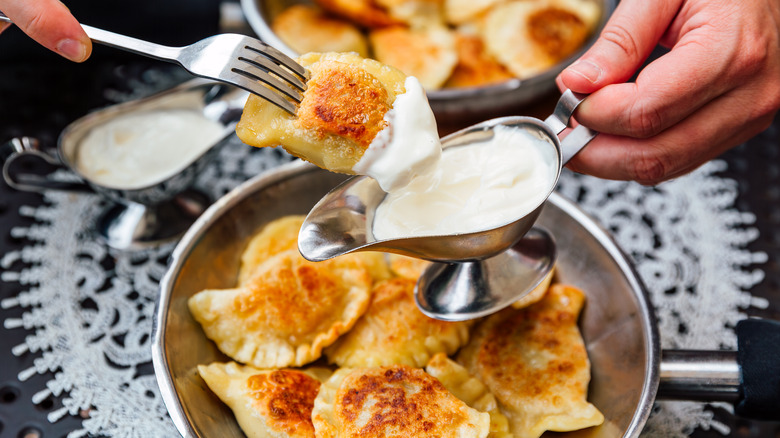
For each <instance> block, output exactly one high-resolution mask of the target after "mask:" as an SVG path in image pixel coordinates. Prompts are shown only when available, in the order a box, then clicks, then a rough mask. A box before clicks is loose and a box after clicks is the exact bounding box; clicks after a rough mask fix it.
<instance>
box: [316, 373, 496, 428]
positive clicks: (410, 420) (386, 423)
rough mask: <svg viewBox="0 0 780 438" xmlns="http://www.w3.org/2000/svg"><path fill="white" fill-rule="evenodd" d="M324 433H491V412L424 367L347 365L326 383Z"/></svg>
mask: <svg viewBox="0 0 780 438" xmlns="http://www.w3.org/2000/svg"><path fill="white" fill-rule="evenodd" d="M312 422H313V423H314V430H315V432H316V435H317V436H318V437H322V438H331V437H339V438H351V437H356V438H357V437H360V438H369V437H399V438H400V437H404V438H406V437H439V438H449V437H452V438H455V437H458V438H465V437H485V436H487V434H488V432H489V430H490V415H489V414H487V413H484V412H479V411H477V410H476V409H473V408H470V407H469V406H468V405H466V403H464V402H463V401H461V400H459V399H458V398H457V397H455V396H454V395H453V394H452V393H451V392H449V391H447V389H446V388H445V387H444V385H442V384H441V382H439V380H437V379H436V378H434V377H432V376H430V375H429V374H428V373H426V372H425V371H423V370H421V369H419V368H413V367H409V366H405V365H393V366H388V367H377V368H356V369H348V368H341V369H339V370H337V371H336V372H335V373H334V374H333V375H332V376H331V377H330V379H328V380H327V381H326V382H325V383H323V384H322V386H321V388H320V392H319V394H318V395H317V398H316V399H315V400H314V409H313V411H312Z"/></svg>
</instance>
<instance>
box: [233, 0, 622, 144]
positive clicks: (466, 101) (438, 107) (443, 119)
mask: <svg viewBox="0 0 780 438" xmlns="http://www.w3.org/2000/svg"><path fill="white" fill-rule="evenodd" d="M592 1H595V2H596V3H598V4H599V5H600V6H601V10H602V11H603V12H602V15H601V19H600V21H599V24H598V26H597V29H596V30H595V31H594V32H593V36H592V37H591V39H590V40H589V41H588V42H587V43H586V44H585V46H584V47H583V48H582V49H581V50H579V51H578V52H577V53H575V54H573V55H572V56H571V57H569V58H567V59H565V60H563V61H561V62H560V63H558V64H557V65H555V66H553V67H551V68H550V69H549V70H547V71H545V72H543V73H540V74H538V75H536V76H532V77H529V78H526V79H522V80H520V79H513V80H509V81H506V82H503V83H500V84H496V85H490V86H484V87H470V88H449V89H441V90H433V91H429V92H428V93H427V95H428V100H429V101H430V104H431V108H432V109H433V112H434V113H435V114H436V118H437V120H438V121H439V123H440V124H441V125H446V127H448V129H446V131H447V132H449V131H450V130H454V129H457V128H460V127H464V126H467V125H470V124H473V123H476V122H479V121H482V120H486V119H490V118H494V117H499V116H505V115H512V114H521V113H523V114H524V113H527V111H525V112H524V111H520V109H521V108H523V107H525V106H527V105H529V104H532V103H535V102H537V101H539V99H540V98H543V97H547V96H548V95H549V94H550V93H551V92H555V90H556V85H555V77H556V76H558V73H560V72H561V71H562V70H563V69H564V68H565V67H566V66H567V65H569V64H570V63H572V62H573V61H574V60H575V59H577V58H579V56H580V55H582V54H583V53H584V52H585V50H587V48H588V47H590V45H591V44H593V42H594V41H595V39H596V36H597V35H598V34H599V33H600V32H601V29H602V28H603V27H604V25H605V24H606V22H607V19H608V18H609V16H610V15H612V12H613V11H614V10H615V6H616V4H617V0H592ZM296 3H311V0H241V8H242V10H243V11H244V15H245V16H246V19H247V21H248V22H249V25H250V26H251V27H252V30H254V31H255V33H256V34H257V35H258V36H259V37H260V39H262V40H263V41H265V42H266V43H267V44H270V45H271V46H274V47H275V48H277V49H279V50H281V51H282V52H284V53H285V54H286V55H288V56H291V57H296V56H298V55H300V54H299V53H296V52H295V51H294V50H293V49H291V48H290V47H289V46H287V45H286V44H285V43H284V42H282V41H281V40H280V39H279V37H278V36H277V35H276V34H275V33H274V32H273V30H271V27H270V23H271V22H272V21H273V20H274V18H275V17H276V16H277V15H278V14H279V13H281V12H282V11H283V10H284V9H285V8H287V7H288V6H290V5H293V4H296Z"/></svg>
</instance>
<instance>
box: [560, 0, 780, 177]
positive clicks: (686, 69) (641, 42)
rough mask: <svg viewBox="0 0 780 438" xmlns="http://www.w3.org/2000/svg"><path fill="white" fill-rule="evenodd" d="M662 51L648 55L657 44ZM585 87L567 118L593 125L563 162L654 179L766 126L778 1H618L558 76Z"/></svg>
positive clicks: (778, 72)
mask: <svg viewBox="0 0 780 438" xmlns="http://www.w3.org/2000/svg"><path fill="white" fill-rule="evenodd" d="M659 43H660V44H661V45H662V46H664V47H667V48H670V49H671V50H670V51H669V52H668V53H666V54H664V55H663V56H661V57H660V58H658V59H656V60H654V61H652V62H651V63H649V64H648V65H647V66H646V67H645V68H644V69H643V70H642V71H641V72H639V74H638V76H637V78H636V81H635V82H633V83H626V81H627V80H629V79H630V78H631V77H632V76H633V75H634V73H635V72H636V71H637V70H638V69H639V68H641V67H642V64H643V63H644V62H645V60H646V59H647V57H648V56H649V55H650V53H651V52H652V51H653V49H654V48H655V47H656V45H657V44H659ZM557 81H558V86H559V87H560V88H561V89H564V88H570V89H571V90H572V91H575V92H579V93H586V94H590V96H588V98H587V99H585V101H584V102H582V104H581V105H580V106H579V107H578V109H577V111H576V113H575V119H576V120H577V121H578V122H580V123H582V124H584V125H586V126H588V127H589V128H591V129H594V130H596V131H599V132H601V134H599V136H597V137H596V138H595V139H594V140H593V141H592V142H591V144H589V145H588V146H587V147H586V148H584V149H583V150H582V151H581V152H580V153H579V154H578V155H577V156H575V157H574V158H573V159H572V160H571V161H570V162H569V167H571V168H572V170H575V171H578V172H582V173H588V174H592V175H595V176H599V177H602V178H608V179H620V180H636V181H639V182H640V183H643V184H656V183H659V182H661V181H664V180H667V179H671V178H675V177H677V176H680V175H682V174H685V173H687V172H690V171H692V170H693V169H695V168H696V167H698V166H700V165H701V164H704V163H705V162H707V161H708V160H710V159H712V158H714V157H716V156H718V155H720V154H721V153H723V152H725V151H726V150H728V149H729V148H731V147H733V146H736V145H738V144H740V143H743V142H744V141H746V140H748V139H750V138H751V137H753V136H755V135H756V134H758V133H759V132H761V131H763V130H765V129H766V128H767V127H768V126H769V125H770V124H771V123H772V119H773V117H774V115H775V113H777V111H778V108H780V2H778V1H777V0H750V1H738V2H734V1H729V0H656V1H647V0H622V1H621V2H620V3H619V5H618V7H617V9H616V10H615V12H614V14H613V16H612V17H611V19H610V20H609V22H608V23H607V25H606V27H605V29H604V30H603V32H602V33H601V36H600V37H599V39H598V41H597V42H596V43H595V44H594V45H593V47H591V49H590V50H588V51H587V53H585V54H584V55H583V56H582V57H581V58H580V59H579V60H578V61H577V62H575V63H574V64H572V65H571V66H569V67H568V68H567V69H565V70H564V71H563V72H562V73H561V74H560V75H559V76H558V78H557Z"/></svg>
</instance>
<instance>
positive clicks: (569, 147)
mask: <svg viewBox="0 0 780 438" xmlns="http://www.w3.org/2000/svg"><path fill="white" fill-rule="evenodd" d="M585 97H587V95H586V94H580V93H575V92H573V91H571V90H566V91H565V92H564V93H563V94H562V95H561V98H560V99H558V103H557V104H556V105H555V109H554V110H553V113H552V114H550V116H549V117H547V118H546V119H545V120H544V123H546V124H547V125H548V126H550V127H551V128H552V130H553V132H554V133H555V134H557V135H560V134H561V132H563V130H564V129H566V128H568V127H569V122H570V121H571V115H572V114H573V113H574V110H575V109H577V105H579V104H580V103H581V102H582V101H583V100H584V99H585ZM596 135H598V132H596V131H593V130H591V129H588V128H586V127H585V126H583V125H579V126H577V127H576V128H574V129H572V131H571V132H570V133H569V134H568V135H567V136H566V137H564V138H563V140H561V160H562V165H565V164H566V163H568V162H569V160H571V158H572V157H573V156H575V155H577V153H578V152H579V151H580V150H582V148H584V147H585V146H586V145H587V144H588V143H590V141H591V140H593V138H594V137H596Z"/></svg>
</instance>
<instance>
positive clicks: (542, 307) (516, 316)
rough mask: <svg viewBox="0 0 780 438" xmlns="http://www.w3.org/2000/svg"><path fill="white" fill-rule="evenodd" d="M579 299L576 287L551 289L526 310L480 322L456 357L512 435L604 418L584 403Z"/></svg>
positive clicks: (585, 366) (586, 372)
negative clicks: (493, 400) (491, 400)
mask: <svg viewBox="0 0 780 438" xmlns="http://www.w3.org/2000/svg"><path fill="white" fill-rule="evenodd" d="M584 301H585V295H584V293H583V292H582V291H580V290H579V289H577V288H574V287H572V286H567V285H562V284H555V285H553V286H552V287H551V288H550V289H549V290H548V291H547V294H546V295H545V297H544V298H543V299H542V300H541V301H539V302H538V303H536V304H534V305H532V306H529V307H526V308H524V309H520V310H517V309H508V310H505V311H502V312H500V313H497V314H494V315H492V316H490V317H488V318H487V319H486V320H484V321H483V322H482V323H481V324H479V325H478V326H477V327H476V329H475V331H474V332H473V333H472V340H471V341H470V343H469V344H468V345H467V346H466V347H464V348H463V349H461V351H460V352H459V354H458V361H459V362H461V363H462V364H464V366H465V367H466V369H467V370H468V371H469V372H470V373H471V374H473V375H475V376H476V377H477V378H479V379H480V380H481V381H482V382H484V383H485V384H486V385H487V386H488V388H490V391H491V392H492V393H493V394H494V395H495V396H496V399H497V400H498V401H499V405H500V407H501V409H502V411H503V412H504V414H505V415H506V416H507V417H508V418H509V421H510V425H511V431H512V433H513V434H514V436H516V437H518V438H536V437H539V436H541V435H542V433H544V432H545V431H546V430H551V431H559V432H564V431H571V430H577V429H582V428H586V427H590V426H595V425H598V424H601V423H602V422H603V421H604V416H603V415H602V414H601V412H599V410H598V409H596V407H595V406H593V405H592V404H590V403H588V401H587V391H588V382H589V381H590V362H589V360H588V355H587V351H586V350H585V345H584V342H583V340H582V337H581V335H580V332H579V329H578V327H577V318H578V316H579V313H580V310H581V309H582V306H583V304H584Z"/></svg>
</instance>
